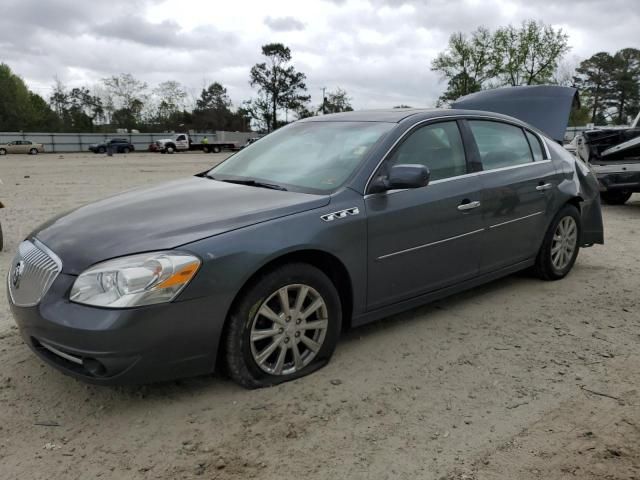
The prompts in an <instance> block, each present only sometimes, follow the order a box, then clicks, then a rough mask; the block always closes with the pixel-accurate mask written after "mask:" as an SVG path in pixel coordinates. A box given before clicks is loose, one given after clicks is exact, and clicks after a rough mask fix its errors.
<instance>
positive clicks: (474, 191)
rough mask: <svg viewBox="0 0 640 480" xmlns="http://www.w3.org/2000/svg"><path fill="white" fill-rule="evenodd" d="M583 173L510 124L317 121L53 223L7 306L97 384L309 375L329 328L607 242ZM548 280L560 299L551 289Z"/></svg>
mask: <svg viewBox="0 0 640 480" xmlns="http://www.w3.org/2000/svg"><path fill="white" fill-rule="evenodd" d="M598 198H599V197H598V184H597V181H596V179H595V177H594V176H593V174H592V173H591V172H590V170H589V169H588V167H587V166H586V165H585V164H583V163H582V162H581V161H580V160H576V159H575V158H574V157H573V156H571V155H570V154H569V153H567V152H566V151H565V150H564V149H563V148H562V147H561V146H560V145H558V144H557V143H556V142H555V141H554V140H553V139H551V138H549V137H547V136H546V135H545V134H544V133H543V132H541V131H540V130H537V129H536V128H534V127H532V126H530V125H528V124H525V123H523V122H521V121H519V120H517V119H515V118H512V117H507V116H503V115H499V114H494V113H488V112H478V111H470V110H382V111H371V112H350V113H343V114H335V115H326V116H322V117H314V118H310V119H306V120H302V121H299V122H296V123H294V124H291V125H289V126H287V127H284V128H281V129H279V130H277V131H275V132H274V133H272V134H270V135H268V136H266V137H264V138H261V139H260V140H258V141H257V142H255V143H253V144H252V145H250V146H248V147H247V148H245V149H243V150H242V151H240V152H238V153H236V154H235V155H233V156H231V157H230V158H228V159H227V160H226V161H224V162H223V163H222V164H220V165H218V166H216V167H215V168H213V169H211V170H209V171H207V172H204V173H202V174H199V175H196V176H194V177H191V178H186V179H183V180H178V181H173V182H170V183H165V184H162V185H158V186H155V187H151V188H145V189H139V190H135V191H132V192H128V193H124V194H121V195H119V196H115V197H112V198H109V199H106V200H102V201H99V202H96V203H93V204H90V205H86V206H84V207H81V208H79V209H77V210H75V211H73V212H71V213H66V214H64V215H62V216H60V217H58V218H55V219H52V220H51V221H49V222H47V223H46V224H44V225H42V226H40V227H39V228H38V229H36V230H35V231H34V232H32V233H31V234H30V235H29V236H28V237H27V238H26V239H25V240H24V242H23V243H22V244H21V245H20V247H19V252H18V254H17V255H16V258H15V260H14V262H13V265H12V267H11V268H10V271H9V275H8V282H7V284H8V290H9V298H10V302H11V309H12V311H13V314H14V316H15V319H16V321H17V323H18V326H19V328H20V331H21V333H22V336H23V338H24V341H25V342H26V343H27V344H28V345H29V346H30V347H31V348H32V349H33V350H34V351H35V353H36V354H37V355H38V356H39V357H40V358H42V359H43V360H44V361H46V362H47V363H48V364H50V365H52V366H54V367H56V368H58V369H59V370H61V371H63V372H65V373H67V374H70V375H73V376H75V377H77V378H80V379H83V380H86V381H90V382H94V383H101V384H121V383H140V382H152V381H158V380H166V379H172V378H177V377H185V376H190V375H198V374H206V373H209V372H212V371H213V370H214V368H215V367H216V365H217V364H219V365H222V366H224V367H225V370H226V372H228V374H229V375H230V376H231V378H232V379H234V380H235V381H236V382H238V383H239V384H241V385H243V386H245V387H249V388H255V387H263V386H267V385H273V384H277V383H279V382H283V381H287V380H291V379H294V378H297V377H300V376H303V375H306V374H308V373H310V372H312V371H314V370H315V369H317V368H319V367H321V366H322V365H324V364H325V363H326V362H327V361H328V360H329V358H330V357H331V355H332V353H333V351H334V349H335V347H336V343H337V341H338V337H339V335H340V332H341V331H342V330H343V328H345V327H356V326H358V325H362V324H365V323H367V322H371V321H373V320H376V319H379V318H381V317H385V316H388V315H391V314H394V313H397V312H400V311H403V310H406V309H409V308H413V307H415V306H418V305H420V304H423V303H425V302H429V301H432V300H435V299H438V298H441V297H444V296H446V295H450V294H452V293H456V292H459V291H462V290H465V289H468V288H471V287H474V286H477V285H480V284H482V283H485V282H488V281H490V280H493V279H496V278H499V277H503V276H505V275H509V274H511V273H513V272H517V271H519V270H523V269H531V270H532V271H533V272H534V273H535V274H536V275H538V276H539V277H540V278H542V279H543V280H558V279H561V278H563V277H564V276H565V275H567V274H568V273H569V271H570V270H571V268H572V267H573V265H574V262H575V261H576V257H577V256H578V252H579V250H580V248H581V247H588V246H591V245H593V244H594V243H602V242H603V227H602V218H601V213H600V204H599V199H598ZM559 288H561V287H559Z"/></svg>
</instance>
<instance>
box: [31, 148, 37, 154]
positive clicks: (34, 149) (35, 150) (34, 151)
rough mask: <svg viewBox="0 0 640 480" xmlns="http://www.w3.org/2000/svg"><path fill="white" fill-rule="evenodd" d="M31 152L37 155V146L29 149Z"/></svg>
mask: <svg viewBox="0 0 640 480" xmlns="http://www.w3.org/2000/svg"><path fill="white" fill-rule="evenodd" d="M29 154H30V155H37V154H38V149H37V148H32V149H31V150H29Z"/></svg>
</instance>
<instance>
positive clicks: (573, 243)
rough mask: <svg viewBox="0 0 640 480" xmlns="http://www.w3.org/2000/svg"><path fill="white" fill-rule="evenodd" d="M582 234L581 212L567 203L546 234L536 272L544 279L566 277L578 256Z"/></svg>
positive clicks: (538, 257) (539, 252) (535, 268)
mask: <svg viewBox="0 0 640 480" xmlns="http://www.w3.org/2000/svg"><path fill="white" fill-rule="evenodd" d="M581 234H582V224H581V219H580V212H579V211H578V209H577V208H576V207H574V206H573V205H565V206H564V207H562V208H561V209H560V211H559V212H558V214H557V215H556V216H555V218H554V219H553V221H552V222H551V225H550V226H549V229H548V230H547V233H546V234H545V236H544V240H543V241H542V246H541V247H540V250H539V251H538V255H537V257H536V263H535V265H534V267H533V271H534V272H535V274H536V275H537V276H538V277H540V278H541V279H543V280H560V279H561V278H564V277H566V276H567V274H568V273H569V272H570V271H571V269H572V268H573V265H574V264H575V262H576V258H578V252H579V251H580V236H581Z"/></svg>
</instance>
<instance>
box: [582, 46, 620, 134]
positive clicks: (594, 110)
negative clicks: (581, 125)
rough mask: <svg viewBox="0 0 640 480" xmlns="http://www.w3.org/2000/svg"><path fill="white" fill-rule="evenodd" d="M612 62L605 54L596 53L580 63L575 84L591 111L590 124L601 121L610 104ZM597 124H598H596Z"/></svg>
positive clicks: (611, 58) (609, 56)
mask: <svg viewBox="0 0 640 480" xmlns="http://www.w3.org/2000/svg"><path fill="white" fill-rule="evenodd" d="M613 70H614V60H613V57H612V56H611V55H609V54H608V53H607V52H598V53H596V54H595V55H592V56H591V57H590V58H587V59H586V60H583V61H582V62H580V66H579V67H578V68H576V77H575V84H576V86H577V87H578V89H579V90H580V92H581V94H582V98H583V101H584V103H585V105H586V106H587V107H588V108H589V109H590V111H591V116H590V117H591V120H590V121H591V122H592V123H596V122H597V120H601V119H602V117H603V115H604V112H605V111H606V108H607V104H608V102H610V99H611V95H612V88H613V75H612V74H613ZM598 123H599V122H598Z"/></svg>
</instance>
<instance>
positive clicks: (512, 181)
mask: <svg viewBox="0 0 640 480" xmlns="http://www.w3.org/2000/svg"><path fill="white" fill-rule="evenodd" d="M468 125H469V127H470V131H471V134H472V136H473V138H474V139H475V144H476V147H477V150H478V152H477V153H478V154H479V158H480V160H481V162H482V169H483V172H482V174H481V175H479V177H480V178H481V179H482V200H481V202H482V206H483V217H484V227H485V229H486V231H485V234H484V235H483V242H482V247H481V248H482V255H481V256H482V259H481V264H480V271H481V273H488V272H491V271H494V270H498V269H500V268H502V267H507V266H510V265H514V264H516V263H518V262H521V261H524V260H527V259H529V258H532V257H533V256H535V255H536V253H537V250H538V248H539V247H540V244H541V242H542V238H543V236H544V233H545V230H546V228H547V225H546V223H547V218H548V211H549V209H550V208H551V206H552V205H553V203H554V199H555V197H556V195H557V187H558V183H559V181H560V179H559V175H558V174H557V172H556V171H555V168H554V166H553V163H552V162H551V160H550V159H549V157H548V153H547V151H546V148H545V146H544V144H543V141H542V140H541V138H540V137H539V136H538V135H537V134H535V133H533V132H530V131H528V130H526V129H523V128H522V127H520V126H516V125H512V124H508V123H504V122H500V121H494V120H468Z"/></svg>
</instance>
